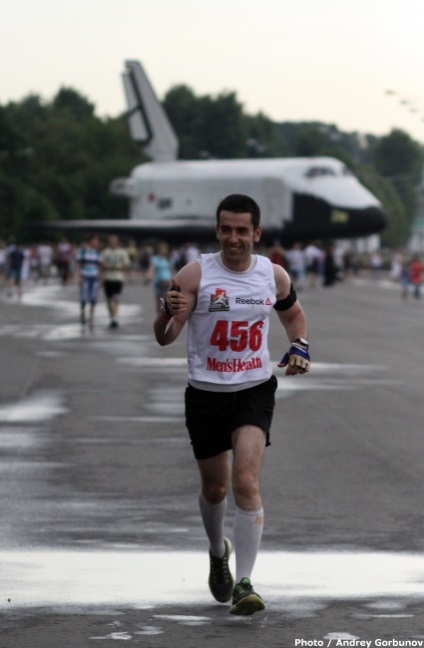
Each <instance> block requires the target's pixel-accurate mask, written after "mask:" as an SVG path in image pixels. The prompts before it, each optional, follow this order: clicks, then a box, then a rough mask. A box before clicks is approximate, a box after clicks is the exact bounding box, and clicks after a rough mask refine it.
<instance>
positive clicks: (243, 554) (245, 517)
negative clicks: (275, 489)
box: [234, 506, 264, 583]
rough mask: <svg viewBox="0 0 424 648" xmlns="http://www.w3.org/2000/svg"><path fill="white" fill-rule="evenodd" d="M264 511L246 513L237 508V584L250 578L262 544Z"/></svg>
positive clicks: (235, 536) (235, 543) (235, 523)
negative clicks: (243, 579)
mask: <svg viewBox="0 0 424 648" xmlns="http://www.w3.org/2000/svg"><path fill="white" fill-rule="evenodd" d="M263 528H264V510H263V508H260V509H258V510H257V511H244V510H243V509H241V508H239V507H238V506H236V514H235V519H234V546H235V552H236V583H239V582H240V581H241V579H242V578H250V576H251V574H252V571H253V567H254V564H255V561H256V556H257V555H258V551H259V545H260V544H261V538H262V531H263Z"/></svg>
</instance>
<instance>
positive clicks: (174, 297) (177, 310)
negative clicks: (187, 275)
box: [165, 278, 187, 317]
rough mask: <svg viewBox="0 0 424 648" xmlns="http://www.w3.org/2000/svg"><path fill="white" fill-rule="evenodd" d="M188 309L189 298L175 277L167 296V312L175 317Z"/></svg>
mask: <svg viewBox="0 0 424 648" xmlns="http://www.w3.org/2000/svg"><path fill="white" fill-rule="evenodd" d="M186 310H187V299H186V298H185V297H184V295H183V294H182V292H181V287H180V286H179V285H178V284H177V283H176V281H175V278H173V279H172V285H171V287H170V289H169V291H168V292H167V293H166V296H165V312H166V313H167V314H168V315H170V317H174V315H180V314H181V313H184V312H185V311H186Z"/></svg>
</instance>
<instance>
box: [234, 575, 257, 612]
mask: <svg viewBox="0 0 424 648" xmlns="http://www.w3.org/2000/svg"><path fill="white" fill-rule="evenodd" d="M264 609H265V604H264V602H263V600H262V598H261V597H260V596H259V594H257V593H256V592H255V591H254V589H253V587H252V585H251V582H250V580H249V579H248V578H242V579H241V581H240V582H239V583H237V585H236V586H235V588H234V592H233V601H232V605H231V607H230V614H238V615H242V616H249V615H250V614H254V613H255V612H260V611H261V610H264Z"/></svg>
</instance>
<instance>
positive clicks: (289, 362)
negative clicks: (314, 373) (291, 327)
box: [277, 342, 311, 376]
mask: <svg viewBox="0 0 424 648" xmlns="http://www.w3.org/2000/svg"><path fill="white" fill-rule="evenodd" d="M310 364H311V357H310V355H309V351H308V349H305V348H304V347H302V346H301V345H300V344H296V342H294V343H293V344H292V345H291V347H290V349H289V350H288V352H287V353H285V354H284V356H283V357H282V359H281V360H280V362H279V363H278V365H277V366H278V367H287V369H286V376H296V374H304V373H307V372H308V371H309V368H310Z"/></svg>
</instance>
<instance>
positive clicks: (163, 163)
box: [61, 60, 386, 245]
mask: <svg viewBox="0 0 424 648" xmlns="http://www.w3.org/2000/svg"><path fill="white" fill-rule="evenodd" d="M123 83H124V91H125V97H126V102H127V107H128V111H127V120H128V127H129V133H130V136H131V138H132V139H133V140H134V141H136V142H138V144H139V145H140V147H141V150H142V152H143V154H144V155H145V156H147V157H148V158H149V162H146V163H143V164H140V165H138V166H136V167H135V168H134V169H133V170H132V172H131V173H130V175H129V176H128V177H126V178H117V179H115V180H113V181H112V182H111V185H110V191H111V192H112V194H114V195H116V196H125V197H126V198H127V199H128V204H129V218H128V219H127V220H103V221H102V220H95V221H93V220H91V221H68V222H67V224H65V227H66V229H68V230H70V229H77V230H78V229H80V230H81V229H82V230H90V231H98V232H114V233H117V234H128V235H131V236H137V237H140V236H141V237H143V238H160V239H162V240H167V241H168V242H170V243H173V242H183V241H198V242H206V241H208V240H215V224H216V223H215V220H216V217H215V212H216V207H217V205H218V203H219V202H220V201H221V200H222V198H224V197H225V196H227V195H229V194H233V193H242V194H247V195H249V196H251V197H252V198H254V200H256V202H257V203H258V204H259V206H260V208H261V214H262V216H261V225H262V241H263V242H265V243H266V242H270V241H272V240H275V239H279V240H280V241H281V243H282V244H284V245H290V244H292V243H294V242H306V241H311V240H316V239H320V240H325V239H347V238H358V237H365V236H368V235H371V234H376V233H379V232H381V231H382V230H383V229H384V227H385V225H386V216H385V214H384V211H383V207H382V205H381V203H380V202H379V201H378V200H377V198H376V197H375V196H374V195H373V194H372V193H371V192H370V191H368V189H366V188H365V187H364V186H363V185H362V184H361V183H360V182H359V180H358V179H357V178H356V177H355V176H354V175H353V173H352V172H351V171H350V170H349V169H348V168H347V167H346V165H345V164H344V163H343V162H341V161H339V160H337V159H335V158H331V157H311V158H269V159H266V158H262V159H258V158H256V159H244V160H239V159H235V160H220V159H208V160H189V161H185V160H184V161H183V160H178V147H179V143H178V138H177V136H176V134H175V132H174V129H173V128H172V125H171V123H170V121H169V119H168V117H167V115H166V113H165V110H164V108H163V106H162V105H161V103H160V102H159V100H158V99H157V96H156V94H155V91H154V89H153V87H152V85H151V83H150V81H149V79H148V77H147V74H146V73H145V71H144V69H143V67H142V65H141V64H140V63H139V62H138V61H133V60H132V61H127V62H126V64H125V71H124V74H123ZM61 224H62V225H64V223H63V221H62V222H61Z"/></svg>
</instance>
